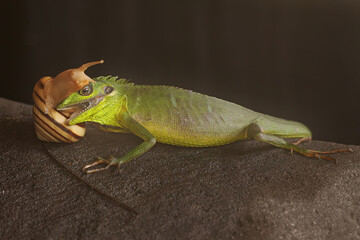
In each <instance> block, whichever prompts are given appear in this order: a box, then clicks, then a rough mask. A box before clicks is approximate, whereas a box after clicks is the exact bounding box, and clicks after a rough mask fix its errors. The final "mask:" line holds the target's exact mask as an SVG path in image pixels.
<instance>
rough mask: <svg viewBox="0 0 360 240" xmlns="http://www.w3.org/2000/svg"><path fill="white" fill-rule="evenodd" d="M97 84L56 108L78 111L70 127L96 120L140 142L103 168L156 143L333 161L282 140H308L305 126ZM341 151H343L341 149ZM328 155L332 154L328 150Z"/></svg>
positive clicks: (167, 92) (181, 94) (226, 106)
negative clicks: (249, 147)
mask: <svg viewBox="0 0 360 240" xmlns="http://www.w3.org/2000/svg"><path fill="white" fill-rule="evenodd" d="M94 80H96V82H95V83H90V84H89V85H87V86H85V87H84V88H82V89H81V90H80V91H79V92H75V93H73V94H72V95H70V96H69V97H68V98H66V99H65V100H64V101H63V102H62V103H61V104H60V105H59V106H58V107H57V109H58V110H68V109H71V108H74V109H77V110H76V111H75V112H74V113H73V114H72V116H71V117H70V119H69V125H74V124H78V123H82V122H96V123H99V124H101V125H105V126H108V128H107V131H109V130H110V131H116V132H132V133H134V134H135V135H137V136H139V137H140V138H142V139H144V142H143V143H141V144H140V145H138V146H137V147H135V148H134V149H132V150H131V151H130V152H128V153H127V154H126V155H125V156H122V157H120V158H116V157H110V159H109V160H107V159H104V158H100V157H99V161H96V162H95V163H93V164H90V165H87V166H85V168H88V167H92V166H94V165H96V164H99V163H107V164H108V165H107V167H105V168H100V169H95V170H89V171H88V173H91V172H96V171H100V170H104V169H107V168H108V167H109V166H111V165H118V166H119V165H121V164H123V163H125V162H128V161H130V160H132V159H134V158H135V157H137V156H140V155H141V154H143V153H145V152H146V151H148V150H149V149H150V148H151V147H152V146H153V145H154V144H155V143H156V141H158V142H162V143H166V144H172V145H178V146H190V147H209V146H217V145H223V144H228V143H231V142H235V141H239V140H245V139H254V140H258V141H264V142H268V143H270V144H272V145H275V146H277V147H281V148H287V149H290V150H291V151H293V150H294V151H296V152H299V153H300V154H303V155H305V156H308V157H318V158H323V159H332V158H330V157H327V156H325V155H322V152H318V151H312V150H307V149H303V148H300V147H299V146H297V145H295V144H291V143H288V142H286V141H285V140H284V139H283V137H289V138H293V137H308V138H310V137H311V132H310V130H309V129H308V128H307V127H306V126H305V125H303V124H301V123H298V122H294V121H288V120H284V119H280V118H276V117H271V116H268V115H265V114H261V113H257V112H254V111H252V110H250V109H247V108H245V107H242V106H240V105H237V104H235V103H231V102H228V101H225V100H221V99H218V98H215V97H210V96H207V95H203V94H200V93H196V92H193V91H191V90H185V89H181V88H176V87H168V86H142V85H134V84H132V83H128V82H126V81H125V80H124V79H117V78H116V77H111V76H108V77H98V78H95V79H94ZM340 151H345V150H340ZM327 153H331V152H327Z"/></svg>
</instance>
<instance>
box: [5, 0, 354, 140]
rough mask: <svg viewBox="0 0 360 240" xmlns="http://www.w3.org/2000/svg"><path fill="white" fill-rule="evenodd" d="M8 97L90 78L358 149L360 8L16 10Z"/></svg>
mask: <svg viewBox="0 0 360 240" xmlns="http://www.w3.org/2000/svg"><path fill="white" fill-rule="evenodd" d="M2 8H3V9H4V14H3V15H2V17H3V18H5V19H3V21H2V22H3V24H4V23H5V26H4V27H3V28H2V29H3V33H4V34H3V37H2V41H4V43H3V45H2V46H3V48H2V51H3V52H4V53H5V54H4V55H3V56H2V68H3V73H2V76H1V83H2V85H1V88H0V89H1V93H0V96H1V97H5V98H9V99H13V100H17V101H21V102H26V103H32V99H31V94H32V88H33V86H34V84H35V82H36V81H37V80H38V79H40V78H41V77H43V76H46V75H50V76H55V75H57V74H58V73H59V72H61V71H64V70H66V69H69V68H75V67H79V66H80V65H82V64H83V63H85V62H89V61H94V60H99V59H104V60H105V63H104V64H103V65H98V66H95V67H93V68H91V69H89V70H88V71H87V74H88V75H90V76H92V77H95V76H98V75H109V74H112V75H119V76H121V77H126V78H129V79H131V80H132V81H133V82H135V83H137V84H164V85H174V86H179V87H183V88H187V89H192V90H194V91H197V92H201V93H205V94H208V95H212V96H216V97H219V98H222V99H225V100H229V101H232V102H235V103H238V104H240V105H242V106H245V107H248V108H250V109H253V110H255V111H258V112H262V113H266V114H270V115H273V116H278V117H282V118H285V119H291V120H297V121H300V122H303V123H305V124H306V125H308V126H309V127H310V129H311V130H312V131H313V134H314V139H318V140H326V141H333V142H341V143H348V144H360V138H359V134H360V107H359V104H360V101H359V100H360V96H359V94H360V74H359V70H360V1H355V0H353V1H350V0H342V1H340V0H339V1H319V0H313V1H304V0H293V1H285V0H258V1H240V0H234V1H224V0H219V1H214V0H213V1H200V0H196V1H195V0H194V1H144V0H143V1H141V0H131V1H130V0H129V1H101V3H100V1H70V0H67V1H30V0H29V1H7V2H5V3H2Z"/></svg>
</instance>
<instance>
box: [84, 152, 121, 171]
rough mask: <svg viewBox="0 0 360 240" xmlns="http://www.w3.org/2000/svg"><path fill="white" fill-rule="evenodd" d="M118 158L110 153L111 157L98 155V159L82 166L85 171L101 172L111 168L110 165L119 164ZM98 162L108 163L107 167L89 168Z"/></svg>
mask: <svg viewBox="0 0 360 240" xmlns="http://www.w3.org/2000/svg"><path fill="white" fill-rule="evenodd" d="M115 160H116V158H115V157H113V156H112V155H110V157H109V159H105V158H102V157H98V160H97V161H95V162H93V163H91V164H88V165H86V166H84V167H83V168H82V170H83V171H85V172H86V173H88V174H90V173H95V172H100V171H104V170H107V169H109V167H111V166H113V165H117V164H118V163H117V161H115ZM98 164H107V166H106V167H103V168H96V169H91V170H87V169H88V168H91V167H93V166H96V165H98Z"/></svg>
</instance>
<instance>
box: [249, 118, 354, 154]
mask: <svg viewBox="0 0 360 240" xmlns="http://www.w3.org/2000/svg"><path fill="white" fill-rule="evenodd" d="M246 134H247V137H248V138H249V139H254V140H257V141H262V142H267V143H270V144H272V145H274V146H276V147H280V148H286V149H289V150H290V151H291V152H293V151H295V152H298V153H300V154H302V155H304V156H306V157H315V158H320V159H325V160H331V161H335V159H334V158H333V157H329V156H326V155H324V154H331V153H339V152H352V150H351V149H350V148H346V149H337V150H331V151H314V150H309V149H304V148H301V147H299V146H298V144H299V143H300V142H302V141H304V140H307V138H303V139H300V140H299V141H298V142H296V143H295V144H292V143H289V142H287V141H286V140H285V139H283V138H281V137H278V136H275V135H271V134H266V133H264V132H263V131H262V129H261V126H260V125H259V124H257V123H252V124H250V125H249V126H248V127H247V128H246Z"/></svg>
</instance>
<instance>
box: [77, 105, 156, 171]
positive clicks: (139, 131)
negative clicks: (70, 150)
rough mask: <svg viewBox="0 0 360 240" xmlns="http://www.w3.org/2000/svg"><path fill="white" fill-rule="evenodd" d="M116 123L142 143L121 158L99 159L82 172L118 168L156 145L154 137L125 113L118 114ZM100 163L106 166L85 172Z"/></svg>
mask: <svg viewBox="0 0 360 240" xmlns="http://www.w3.org/2000/svg"><path fill="white" fill-rule="evenodd" d="M117 121H118V123H119V124H120V125H121V126H122V127H124V128H125V129H127V130H129V131H130V132H132V133H134V134H135V135H136V136H138V137H140V138H142V139H143V140H144V142H143V143H141V144H139V145H138V146H136V147H135V148H133V149H132V150H130V151H129V152H128V153H126V154H125V155H124V156H122V157H119V158H117V157H113V156H110V158H109V159H105V158H102V157H99V160H98V161H96V162H94V163H92V164H89V165H86V166H85V167H83V170H85V171H86V173H94V172H99V171H103V170H106V169H108V168H109V167H110V166H115V165H117V166H118V167H120V165H121V164H124V163H126V162H129V161H131V160H132V159H134V158H136V157H138V156H140V155H142V154H144V153H145V152H147V151H148V150H149V149H150V148H152V147H153V146H154V145H155V143H156V139H155V137H154V136H153V135H152V134H151V133H150V132H149V131H148V130H147V129H146V128H145V127H144V126H142V125H141V124H140V123H139V122H137V121H136V120H135V119H133V118H132V117H131V116H130V115H129V113H128V112H127V111H125V112H122V113H121V114H119V115H118V117H117ZM101 163H105V164H107V166H106V167H104V168H97V169H91V170H86V169H88V168H90V167H93V166H95V165H98V164H101Z"/></svg>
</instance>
